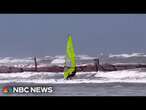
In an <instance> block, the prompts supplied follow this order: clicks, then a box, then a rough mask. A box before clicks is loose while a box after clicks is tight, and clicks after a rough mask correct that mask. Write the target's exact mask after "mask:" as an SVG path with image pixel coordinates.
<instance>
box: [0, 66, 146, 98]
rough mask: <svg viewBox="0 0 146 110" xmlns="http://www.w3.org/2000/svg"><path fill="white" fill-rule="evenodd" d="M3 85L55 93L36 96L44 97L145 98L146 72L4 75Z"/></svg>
mask: <svg viewBox="0 0 146 110" xmlns="http://www.w3.org/2000/svg"><path fill="white" fill-rule="evenodd" d="M5 85H20V86H23V85H29V86H30V85H31V86H33V85H47V86H52V87H53V89H54V90H55V91H54V92H53V93H50V94H49V93H48V94H39V95H44V96H46V95H47V96H146V71H145V69H136V70H123V71H113V72H79V73H77V75H76V77H75V78H74V79H72V80H64V79H63V73H49V72H37V73H36V72H24V73H3V74H0V86H1V87H2V86H5ZM1 94H2V93H1ZM25 95H35V96H37V95H36V94H25Z"/></svg>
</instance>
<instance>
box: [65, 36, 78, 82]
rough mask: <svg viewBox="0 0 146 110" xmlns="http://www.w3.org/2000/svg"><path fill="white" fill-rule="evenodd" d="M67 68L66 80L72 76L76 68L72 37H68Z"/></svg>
mask: <svg viewBox="0 0 146 110" xmlns="http://www.w3.org/2000/svg"><path fill="white" fill-rule="evenodd" d="M68 62H69V63H68ZM65 67H67V69H65V70H64V78H65V79H66V78H67V77H68V76H69V75H71V74H72V72H73V71H75V68H76V56H75V52H74V46H73V41H72V36H71V35H69V36H68V41H67V46H66V59H65Z"/></svg>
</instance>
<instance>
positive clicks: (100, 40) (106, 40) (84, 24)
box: [0, 14, 146, 57]
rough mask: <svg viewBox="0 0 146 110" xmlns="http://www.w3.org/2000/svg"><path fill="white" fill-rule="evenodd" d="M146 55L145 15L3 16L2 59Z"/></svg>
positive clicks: (0, 21)
mask: <svg viewBox="0 0 146 110" xmlns="http://www.w3.org/2000/svg"><path fill="white" fill-rule="evenodd" d="M69 32H70V33H72V37H73V41H74V44H75V51H76V54H88V55H96V54H98V53H105V54H110V53H116V54H118V53H132V52H142V53H145V52H146V15H145V14H0V57H5V56H15V57H25V56H34V55H36V56H45V55H62V54H65V46H66V41H67V35H68V33H69Z"/></svg>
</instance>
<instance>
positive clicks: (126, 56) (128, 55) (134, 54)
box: [109, 53, 146, 58]
mask: <svg viewBox="0 0 146 110" xmlns="http://www.w3.org/2000/svg"><path fill="white" fill-rule="evenodd" d="M109 57H110V58H113V57H124V58H129V57H146V55H145V54H144V53H132V54H110V55H109Z"/></svg>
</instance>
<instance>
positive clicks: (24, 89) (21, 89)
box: [2, 86, 53, 94]
mask: <svg viewBox="0 0 146 110" xmlns="http://www.w3.org/2000/svg"><path fill="white" fill-rule="evenodd" d="M2 92H3V93H4V94H14V93H20V94H23V93H24V94H26V93H52V92H53V88H52V87H48V86H34V87H32V86H5V87H3V88H2Z"/></svg>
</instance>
